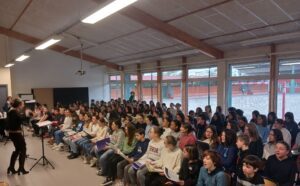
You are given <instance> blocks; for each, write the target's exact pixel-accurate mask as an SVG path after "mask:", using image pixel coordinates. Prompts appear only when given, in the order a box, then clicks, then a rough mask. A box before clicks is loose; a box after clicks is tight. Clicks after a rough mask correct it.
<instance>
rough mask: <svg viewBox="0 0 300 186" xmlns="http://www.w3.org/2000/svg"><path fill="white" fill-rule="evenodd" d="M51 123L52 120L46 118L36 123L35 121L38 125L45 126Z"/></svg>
mask: <svg viewBox="0 0 300 186" xmlns="http://www.w3.org/2000/svg"><path fill="white" fill-rule="evenodd" d="M51 124H52V121H49V120H47V121H42V122H38V123H37V125H38V126H39V127H46V126H48V125H51Z"/></svg>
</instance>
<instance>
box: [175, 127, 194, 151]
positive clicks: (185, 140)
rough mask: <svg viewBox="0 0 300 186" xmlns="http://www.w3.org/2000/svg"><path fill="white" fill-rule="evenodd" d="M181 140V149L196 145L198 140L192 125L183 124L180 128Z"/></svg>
mask: <svg viewBox="0 0 300 186" xmlns="http://www.w3.org/2000/svg"><path fill="white" fill-rule="evenodd" d="M180 133H181V135H180V139H179V148H180V149H182V150H183V149H184V147H185V146H186V145H195V144H196V141H197V138H196V136H195V134H194V132H193V128H192V126H191V125H190V124H183V125H181V127H180Z"/></svg>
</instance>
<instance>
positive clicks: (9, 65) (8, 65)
mask: <svg viewBox="0 0 300 186" xmlns="http://www.w3.org/2000/svg"><path fill="white" fill-rule="evenodd" d="M14 65H15V64H13V63H8V64H6V65H5V66H4V67H5V68H9V67H12V66H14Z"/></svg>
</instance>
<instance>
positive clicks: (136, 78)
mask: <svg viewBox="0 0 300 186" xmlns="http://www.w3.org/2000/svg"><path fill="white" fill-rule="evenodd" d="M137 80H138V76H137V75H130V81H137Z"/></svg>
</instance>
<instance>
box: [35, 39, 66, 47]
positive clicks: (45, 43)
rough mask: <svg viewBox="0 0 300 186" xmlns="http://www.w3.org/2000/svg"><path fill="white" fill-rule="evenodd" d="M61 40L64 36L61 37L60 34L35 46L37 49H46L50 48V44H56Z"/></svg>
mask: <svg viewBox="0 0 300 186" xmlns="http://www.w3.org/2000/svg"><path fill="white" fill-rule="evenodd" d="M61 40H62V37H60V36H54V37H51V38H50V39H48V40H47V41H45V42H43V43H42V44H40V45H39V46H37V47H35V49H36V50H44V49H46V48H48V47H49V46H51V45H54V44H55V43H57V42H59V41H61Z"/></svg>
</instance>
